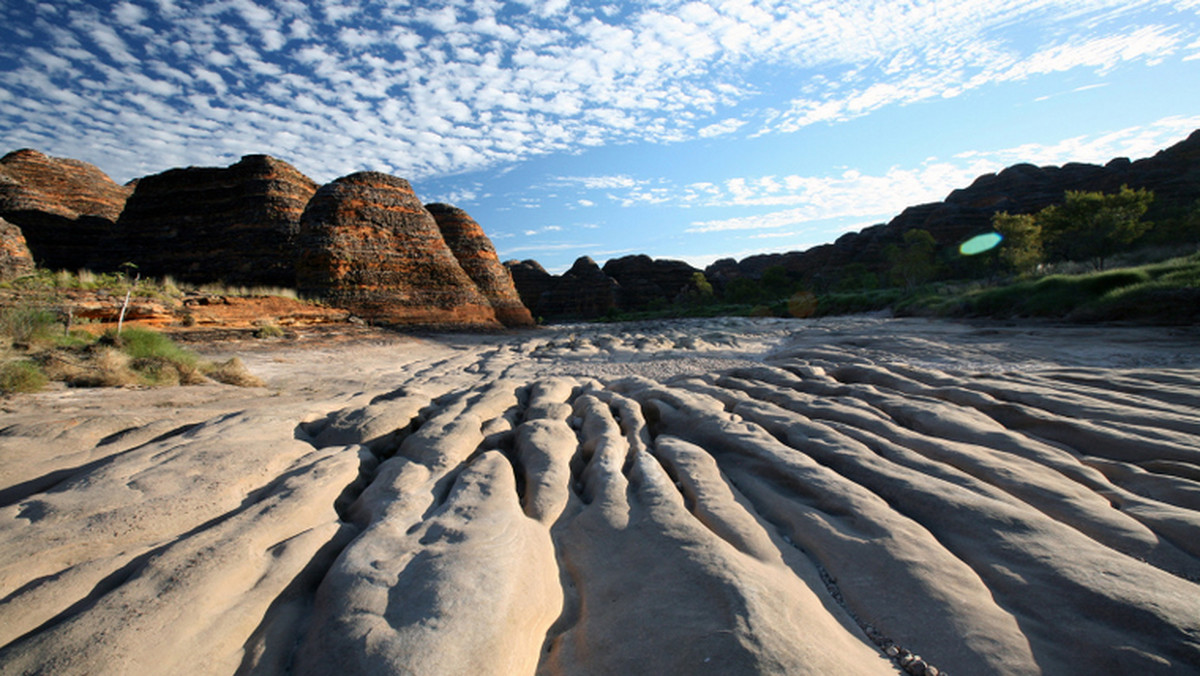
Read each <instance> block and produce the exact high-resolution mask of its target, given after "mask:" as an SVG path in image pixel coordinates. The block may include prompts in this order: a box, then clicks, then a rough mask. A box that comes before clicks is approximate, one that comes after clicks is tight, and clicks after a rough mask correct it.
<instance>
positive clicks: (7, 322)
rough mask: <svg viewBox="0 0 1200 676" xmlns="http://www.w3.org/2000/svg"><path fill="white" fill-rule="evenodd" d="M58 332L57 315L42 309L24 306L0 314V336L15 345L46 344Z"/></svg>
mask: <svg viewBox="0 0 1200 676" xmlns="http://www.w3.org/2000/svg"><path fill="white" fill-rule="evenodd" d="M60 331H61V330H60V325H59V321H58V314H57V313H55V312H53V311H51V310H49V309H47V308H44V307H36V306H31V305H24V306H18V307H13V308H7V309H5V310H4V311H3V312H0V335H5V336H8V338H9V339H11V340H12V341H13V342H15V343H34V342H48V341H51V340H53V339H54V336H55V335H56V334H57V333H59V332H60Z"/></svg>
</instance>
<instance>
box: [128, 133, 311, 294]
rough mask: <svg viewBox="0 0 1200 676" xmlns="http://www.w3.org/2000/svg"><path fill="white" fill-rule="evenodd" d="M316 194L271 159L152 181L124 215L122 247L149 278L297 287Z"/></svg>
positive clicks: (141, 185) (145, 181)
mask: <svg viewBox="0 0 1200 676" xmlns="http://www.w3.org/2000/svg"><path fill="white" fill-rule="evenodd" d="M316 189H317V185H316V183H314V182H313V181H312V179H310V178H308V177H307V176H305V175H303V174H301V173H300V172H299V171H297V170H296V169H295V167H293V166H291V165H290V164H288V163H287V162H284V161H282V160H278V159H275V158H273V157H270V156H267V155H247V156H245V157H243V158H242V159H241V161H239V162H237V163H236V164H234V165H232V166H229V167H188V168H186V169H171V170H169V171H165V172H163V173H161V174H155V175H153V176H147V177H145V178H142V179H140V180H139V181H138V182H137V188H136V189H135V190H134V192H133V195H132V196H131V197H130V198H129V202H128V203H127V205H126V208H125V211H124V213H123V214H122V215H121V219H120V227H121V231H122V235H123V237H124V239H123V246H124V249H125V251H126V255H127V256H128V260H129V261H130V262H133V263H135V264H137V266H138V271H139V272H141V273H142V274H144V275H151V276H165V275H170V276H172V277H174V278H176V279H179V280H182V281H187V282H193V283H209V282H222V283H226V284H232V285H242V286H278V287H292V286H294V285H295V271H294V268H293V263H294V260H295V247H296V235H297V232H298V230H299V227H300V215H301V213H303V211H304V207H305V205H306V204H307V203H308V200H309V198H311V197H312V195H313V193H314V192H316Z"/></svg>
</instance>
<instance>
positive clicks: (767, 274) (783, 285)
mask: <svg viewBox="0 0 1200 676" xmlns="http://www.w3.org/2000/svg"><path fill="white" fill-rule="evenodd" d="M795 286H796V285H795V283H794V282H792V278H791V276H790V275H788V271H787V268H785V267H783V266H782V265H772V266H771V267H769V268H767V269H766V270H763V276H762V287H763V290H764V291H766V292H767V294H768V296H769V297H770V298H783V297H784V296H787V295H790V294H791V293H792V291H795V288H794V287H795Z"/></svg>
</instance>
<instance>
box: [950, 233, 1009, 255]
mask: <svg viewBox="0 0 1200 676" xmlns="http://www.w3.org/2000/svg"><path fill="white" fill-rule="evenodd" d="M1002 239H1004V236H1003V235H1001V234H1000V233H998V232H988V233H984V234H982V235H975V236H974V237H972V238H971V239H968V240H967V241H965V242H963V243H962V246H960V247H958V252H959V253H961V254H962V255H964V256H974V255H975V254H981V253H983V252H984V251H989V250H991V249H994V248H996V245H997V244H999V243H1000V240H1002Z"/></svg>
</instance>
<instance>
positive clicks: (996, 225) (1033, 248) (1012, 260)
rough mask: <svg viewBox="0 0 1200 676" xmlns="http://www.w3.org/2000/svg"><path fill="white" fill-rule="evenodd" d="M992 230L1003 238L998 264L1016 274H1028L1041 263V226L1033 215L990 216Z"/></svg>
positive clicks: (1001, 214)
mask: <svg viewBox="0 0 1200 676" xmlns="http://www.w3.org/2000/svg"><path fill="white" fill-rule="evenodd" d="M992 228H993V229H994V230H995V231H996V232H998V233H1000V234H1001V235H1003V236H1004V241H1002V242H1000V246H999V247H998V248H999V250H998V251H997V256H999V258H1000V263H1001V264H1002V265H1003V266H1004V267H1005V268H1006V269H1008V270H1011V271H1013V272H1016V273H1017V274H1021V275H1023V274H1025V273H1027V272H1030V271H1031V270H1033V269H1034V268H1036V267H1037V266H1038V264H1039V263H1041V262H1042V259H1043V257H1044V252H1043V250H1042V226H1041V224H1039V223H1038V218H1037V216H1035V215H1034V214H1010V213H1008V212H1006V211H1001V212H997V213H995V214H992Z"/></svg>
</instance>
